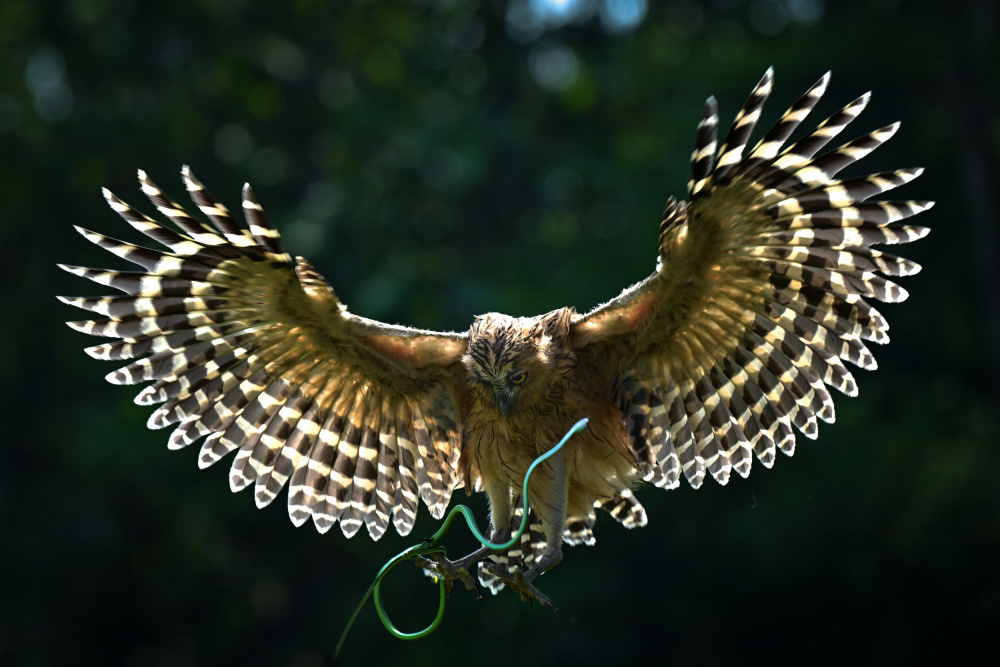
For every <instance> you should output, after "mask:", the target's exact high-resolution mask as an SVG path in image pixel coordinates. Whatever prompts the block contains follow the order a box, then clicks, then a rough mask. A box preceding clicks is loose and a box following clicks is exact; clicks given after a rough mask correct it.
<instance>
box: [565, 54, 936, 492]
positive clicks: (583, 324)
mask: <svg viewBox="0 0 1000 667" xmlns="http://www.w3.org/2000/svg"><path fill="white" fill-rule="evenodd" d="M772 78H773V72H772V71H771V70H770V69H769V70H768V71H767V73H766V74H765V75H764V78H763V79H762V80H761V81H760V83H759V84H758V85H757V87H756V89H755V90H754V91H753V93H752V94H751V95H750V98H749V99H748V100H747V103H746V104H745V105H744V107H743V109H742V110H741V111H740V113H739V114H738V115H737V116H736V120H735V123H734V125H733V128H732V129H731V130H730V132H729V135H728V136H727V137H726V140H725V141H724V142H723V144H722V147H721V148H717V143H716V129H717V126H718V116H717V112H716V103H715V100H714V98H709V100H708V102H707V103H706V105H705V114H704V118H703V119H702V121H701V123H700V124H699V126H698V140H697V147H696V148H695V151H694V153H693V154H692V171H691V181H690V182H689V186H688V188H689V195H690V202H689V203H685V202H680V203H677V202H674V201H672V200H671V202H669V203H668V204H667V208H666V212H665V213H664V218H663V222H662V223H661V231H660V248H659V262H658V266H657V270H656V272H655V273H654V274H653V275H652V276H650V277H649V278H647V279H646V280H644V281H642V282H641V283H639V284H638V285H635V286H634V287H632V288H629V289H627V290H625V292H623V293H622V294H621V295H620V296H619V297H618V298H617V299H615V300H613V301H611V302H609V303H607V304H605V305H603V306H600V307H598V308H596V309H595V310H593V311H592V312H590V313H587V314H585V315H580V316H578V317H577V318H576V320H575V321H574V325H573V340H574V344H575V346H576V347H578V348H579V351H580V354H581V358H582V359H584V358H588V357H589V359H590V360H591V361H592V362H593V363H598V361H599V360H600V359H602V358H603V357H607V356H610V357H612V358H613V359H616V360H618V362H619V364H618V371H619V372H620V376H621V381H622V383H621V385H620V386H619V388H618V396H619V397H620V406H621V409H622V416H623V418H624V419H625V421H626V425H627V427H628V429H629V432H630V435H631V438H632V444H633V447H634V449H635V452H636V456H637V458H638V460H639V461H641V462H643V464H644V471H643V472H644V473H645V479H646V480H648V481H652V482H653V483H654V484H656V485H658V486H664V487H667V488H671V487H674V486H676V485H677V484H678V483H679V478H680V475H681V473H682V472H683V474H684V476H685V477H686V478H687V480H688V482H689V483H690V484H691V485H692V486H693V487H696V488H697V487H698V486H700V485H701V483H702V481H703V479H704V477H705V473H706V471H707V472H708V473H709V474H711V475H712V477H714V478H715V479H716V480H717V481H718V482H719V483H721V484H725V483H726V482H727V481H728V479H729V475H730V472H731V471H732V470H733V469H735V470H736V472H738V473H739V474H740V475H743V476H746V475H747V474H749V472H750V464H751V462H752V455H751V450H752V451H753V453H754V454H756V456H757V458H758V459H759V460H760V461H761V462H762V463H763V464H764V465H765V466H767V467H770V466H771V465H772V464H773V463H774V458H775V451H776V450H777V449H780V450H781V451H783V452H784V453H786V454H789V455H791V454H792V453H793V451H794V447H795V434H794V431H793V430H792V427H793V426H794V427H795V428H796V429H797V430H798V431H800V432H801V433H803V434H804V435H805V436H806V437H808V438H815V437H816V434H817V418H818V419H821V420H823V421H827V422H832V421H833V419H834V409H833V401H832V398H831V396H830V392H829V389H828V388H829V387H834V388H836V389H837V390H839V391H840V392H842V393H844V394H847V395H849V396H853V395H855V394H856V393H857V385H856V384H855V381H854V378H853V377H852V376H851V373H850V371H849V370H848V368H847V367H846V366H845V365H844V361H849V362H851V363H852V364H855V365H857V366H860V367H862V368H875V359H874V358H873V357H872V355H871V353H870V352H869V350H868V348H867V346H866V342H867V341H874V342H876V343H885V342H887V341H888V335H887V334H886V331H887V330H888V324H887V323H886V321H885V319H884V318H883V317H882V315H881V314H879V313H878V311H876V310H875V309H874V308H873V307H872V306H871V305H870V304H869V303H868V301H866V299H869V298H872V297H874V298H876V299H879V300H881V301H887V302H895V301H902V300H903V299H905V298H906V296H907V293H906V292H905V291H904V290H903V289H902V288H901V287H899V286H898V285H896V284H895V283H893V282H891V281H889V280H887V279H886V278H885V277H883V276H881V275H879V272H881V273H882V274H884V275H886V276H905V275H912V274H914V273H916V272H917V271H919V269H920V267H919V266H918V265H917V264H915V263H913V262H911V261H908V260H906V259H902V258H899V257H895V256H893V255H890V254H887V253H884V252H882V251H880V250H876V249H874V248H872V246H873V245H876V244H895V243H908V242H910V241H914V240H916V239H919V238H921V237H923V236H924V235H926V233H927V231H928V230H927V229H926V228H923V227H914V226H907V225H901V224H898V222H899V221H900V220H902V219H904V218H907V217H909V216H911V215H913V214H915V213H919V212H920V211H923V210H926V209H927V208H929V207H930V206H931V203H930V202H918V201H895V202H889V201H880V202H872V201H869V198H871V197H873V196H875V195H878V194H880V193H882V192H886V191H888V190H891V189H893V188H895V187H897V186H899V185H902V184H903V183H906V182H908V181H910V180H912V179H914V178H916V177H917V176H918V175H919V174H920V172H921V170H919V169H906V170H900V171H893V172H887V173H880V174H872V175H870V176H866V177H862V178H850V179H844V180H838V179H837V178H836V174H837V173H838V172H839V171H840V170H841V169H843V168H844V167H846V166H847V165H849V164H851V163H853V162H855V161H857V160H859V159H860V158H862V157H864V156H865V155H867V154H868V153H870V152H871V151H872V150H874V149H875V148H877V147H878V146H879V145H880V144H882V143H883V142H884V141H885V140H887V139H888V138H889V137H891V136H892V135H893V134H894V133H895V132H896V130H897V128H898V126H899V125H898V123H897V124H893V125H890V126H888V127H886V128H883V129H880V130H876V131H875V132H872V133H871V134H869V135H866V136H863V137H861V138H859V139H855V140H854V141H851V142H848V143H846V144H844V145H842V146H841V147H839V148H837V149H836V150H833V151H830V152H828V153H825V154H824V155H822V156H820V157H814V156H815V155H816V153H817V152H819V151H820V150H821V149H822V148H823V147H824V146H825V145H826V144H827V143H828V142H829V141H830V140H831V139H833V138H834V137H835V136H837V135H838V134H839V133H840V132H841V130H843V129H844V128H845V127H846V126H847V124H848V123H850V122H851V121H852V120H854V118H855V117H857V115H858V114H859V113H860V112H861V110H862V109H864V107H865V105H866V104H867V102H868V99H869V95H868V94H865V95H863V96H862V97H861V98H859V99H858V100H856V101H854V102H852V103H851V104H849V105H847V106H846V107H844V108H843V109H842V110H841V111H839V112H837V113H836V114H834V115H833V116H832V117H830V118H829V119H828V120H826V121H824V122H823V123H821V124H820V126H819V127H818V128H817V129H815V130H814V131H813V132H811V133H809V134H808V135H806V136H805V137H803V138H802V139H800V140H799V141H796V142H795V143H792V144H791V145H789V146H787V147H784V146H785V142H786V141H787V139H788V137H789V136H790V135H791V134H792V132H793V131H794V130H795V129H796V128H797V127H798V125H799V123H800V122H801V121H802V120H803V119H804V118H805V116H806V115H807V114H808V113H809V111H810V110H811V109H812V108H813V106H814V105H815V104H816V102H817V101H818V100H819V98H820V97H821V96H822V94H823V92H824V91H825V90H826V87H827V83H828V81H829V74H827V75H826V76H824V77H823V78H822V79H820V81H819V82H818V83H817V84H816V85H814V86H813V87H812V88H810V89H809V90H808V91H807V92H806V94H805V95H804V96H803V97H802V98H801V99H800V100H799V101H798V102H796V103H795V104H794V105H793V106H792V107H791V108H790V109H789V110H788V111H787V112H785V114H784V115H783V116H782V117H781V119H780V120H779V121H778V123H777V125H776V126H775V127H774V128H773V129H772V130H771V131H770V132H768V133H767V135H766V136H765V137H764V138H763V139H762V140H761V141H760V142H759V143H758V144H757V145H756V147H754V148H753V149H752V150H750V152H749V153H748V154H747V153H745V148H746V145H747V142H748V140H749V138H750V134H751V132H752V131H753V129H754V126H755V124H756V122H757V120H758V119H759V117H760V112H761V108H762V106H763V104H764V101H765V100H766V99H767V96H768V94H769V93H770V92H771V86H772Z"/></svg>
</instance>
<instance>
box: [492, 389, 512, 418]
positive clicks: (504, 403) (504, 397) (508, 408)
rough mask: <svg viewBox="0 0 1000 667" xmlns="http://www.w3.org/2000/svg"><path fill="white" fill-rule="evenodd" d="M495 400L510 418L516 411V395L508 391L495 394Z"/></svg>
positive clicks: (505, 415) (504, 414) (501, 410)
mask: <svg viewBox="0 0 1000 667" xmlns="http://www.w3.org/2000/svg"><path fill="white" fill-rule="evenodd" d="M493 402H494V403H495V404H496V406H497V407H498V408H500V412H502V413H503V416H504V417H507V418H508V419H510V416H511V414H512V413H513V412H514V397H513V396H511V395H510V394H507V393H501V394H494V395H493Z"/></svg>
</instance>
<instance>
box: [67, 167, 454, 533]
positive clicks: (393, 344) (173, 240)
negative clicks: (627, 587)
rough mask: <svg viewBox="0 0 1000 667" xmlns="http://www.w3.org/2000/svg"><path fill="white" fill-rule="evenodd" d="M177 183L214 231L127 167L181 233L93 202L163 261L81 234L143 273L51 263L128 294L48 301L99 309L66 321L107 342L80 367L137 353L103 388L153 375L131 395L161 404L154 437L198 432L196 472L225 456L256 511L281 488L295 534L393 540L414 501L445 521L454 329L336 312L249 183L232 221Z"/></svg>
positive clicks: (177, 439)
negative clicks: (302, 528) (160, 432)
mask: <svg viewBox="0 0 1000 667" xmlns="http://www.w3.org/2000/svg"><path fill="white" fill-rule="evenodd" d="M183 173H184V181H185V184H186V186H187V189H188V192H189V193H190V195H191V197H192V199H193V200H194V202H195V204H196V205H197V206H198V208H199V209H200V210H201V211H202V213H204V214H205V215H206V216H207V217H208V219H209V220H210V221H211V223H212V226H209V225H207V224H205V223H203V222H201V221H199V220H197V219H196V218H194V217H192V216H191V215H189V214H188V213H187V212H186V211H185V210H184V209H183V208H181V207H180V206H179V205H177V204H176V203H175V202H174V201H173V200H171V199H170V198H169V197H167V195H165V194H164V193H163V192H162V191H161V190H160V189H159V188H158V187H156V185H154V184H153V183H152V181H150V180H149V178H148V177H147V176H146V175H145V174H144V173H143V172H139V180H140V185H141V187H142V190H143V192H144V194H146V196H147V197H148V198H149V199H150V201H151V202H152V203H153V204H154V205H155V206H156V207H157V208H158V209H159V211H160V212H161V213H163V214H164V215H165V216H166V217H167V218H169V219H170V220H171V221H172V222H173V223H174V224H175V225H176V227H177V228H178V229H179V230H180V231H175V230H173V229H171V228H169V227H167V226H165V225H162V224H160V223H158V222H156V221H154V220H152V219H151V218H149V217H147V216H145V215H144V214H142V213H140V212H139V211H137V210H135V209H133V208H132V207H131V206H129V205H128V204H126V203H124V202H123V201H121V200H120V199H118V198H117V197H115V196H114V195H113V194H111V193H110V192H108V191H107V190H105V197H106V199H107V200H108V203H109V204H110V205H111V207H112V208H113V209H114V210H115V211H117V212H118V213H119V214H120V215H121V216H122V217H123V218H124V219H125V220H126V221H127V222H128V223H129V224H130V225H132V226H133V227H135V228H136V229H138V230H139V231H140V232H142V233H143V234H145V235H146V236H148V237H149V238H151V239H153V240H155V241H156V242H158V243H160V244H162V245H164V246H165V247H166V248H167V250H166V251H159V250H152V249H148V248H142V247H139V246H135V245H132V244H129V243H125V242H122V241H117V240H115V239H111V238H108V237H106V236H103V235H101V234H96V233H94V232H90V231H87V230H83V229H79V231H80V233H81V234H83V236H84V237H85V238H87V239H88V240H90V241H92V242H93V243H95V244H97V245H98V246H100V247H102V248H104V249H106V250H108V251H110V252H111V253H113V254H115V255H118V256H119V257H122V258H124V259H126V260H128V261H130V262H133V263H135V264H137V265H138V266H140V267H141V269H142V270H141V271H137V272H124V271H107V270H98V269H90V268H84V267H77V266H65V265H62V268H63V269H65V270H66V271H69V272H70V273H73V274H75V275H78V276H81V277H83V278H88V279H89V280H92V281H94V282H97V283H99V284H102V285H106V286H109V287H113V288H115V289H118V290H121V291H122V292H123V293H124V294H123V295H120V296H112V297H103V298H86V297H79V298H62V301H64V302H65V303H68V304H71V305H74V306H77V307H80V308H83V309H85V310H88V311H91V312H93V313H96V314H97V315H99V316H100V319H93V320H86V321H79V322H70V323H69V324H70V326H71V327H73V328H74V329H77V330H79V331H83V332H85V333H89V334H92V335H95V336H106V337H110V338H115V339H117V340H114V341H112V342H108V343H103V344H100V345H96V346H94V347H91V348H88V350H87V352H88V353H89V354H90V355H91V356H93V357H95V358H98V359H109V360H133V361H131V362H130V363H129V364H128V365H126V366H124V367H122V368H120V369H118V370H116V371H113V372H112V373H110V374H108V376H107V379H108V380H109V381H110V382H112V383H114V384H136V383H141V382H150V381H151V382H152V384H150V385H149V386H147V387H146V388H145V389H143V390H142V391H141V392H140V393H139V395H138V396H137V397H136V402H137V403H139V404H142V405H156V404H160V405H159V407H158V408H157V409H156V410H155V411H154V412H153V414H152V415H151V416H150V419H149V426H150V428H164V427H167V426H173V427H174V431H173V433H172V434H171V436H170V439H169V446H170V447H171V448H175V449H176V448H181V447H185V446H187V445H189V444H191V443H192V442H195V441H196V440H199V439H202V438H204V442H203V444H202V446H201V452H200V454H199V457H198V462H199V465H200V466H201V467H207V466H209V465H212V464H213V463H215V462H216V461H218V460H219V459H221V458H222V457H223V456H225V455H226V454H228V453H230V452H232V451H234V450H236V456H235V458H234V459H233V463H232V467H231V470H230V486H231V488H232V489H233V491H238V490H240V489H243V488H246V487H248V486H250V485H251V484H253V486H254V493H255V498H256V501H257V505H258V506H261V507H263V506H265V505H267V504H269V503H270V502H271V501H273V500H274V498H275V497H276V496H277V495H278V493H279V492H280V491H281V489H282V488H283V487H284V486H285V485H286V484H287V485H288V486H289V497H288V510H289V515H290V516H291V519H292V521H293V522H294V523H295V524H296V525H301V524H302V523H304V522H305V521H306V520H308V519H309V518H312V520H313V522H314V523H315V525H316V527H317V528H318V529H319V530H320V531H321V532H325V531H326V530H329V529H330V527H332V526H333V525H334V524H335V523H337V522H338V521H339V522H340V526H341V530H342V531H343V532H344V534H345V535H347V536H348V537H350V536H352V535H354V534H355V533H356V532H357V531H358V529H359V528H360V527H361V526H362V525H364V526H366V527H367V529H368V531H369V533H370V534H371V536H372V537H373V538H375V539H378V538H379V537H380V536H381V535H382V534H383V533H384V531H385V530H386V527H387V526H388V524H389V522H390V521H391V522H392V523H393V524H394V525H395V527H396V529H397V530H398V531H399V532H400V533H401V534H404V535H405V534H407V533H409V532H410V530H411V528H412V527H413V522H414V519H415V517H416V512H417V504H418V498H420V499H422V500H423V501H424V503H425V504H426V505H427V507H428V508H429V509H430V512H431V514H432V515H433V516H434V517H435V518H440V517H441V516H443V514H444V511H445V509H446V507H447V505H448V502H449V500H450V497H451V492H452V490H453V488H454V487H455V486H456V484H457V481H458V480H457V472H456V470H457V462H458V456H459V449H460V438H461V425H460V410H459V404H460V402H461V400H462V398H461V389H460V388H461V386H462V380H463V378H464V370H463V369H462V367H461V356H462V354H464V352H465V347H466V335H465V334H453V333H437V332H432V331H420V330H416V329H408V328H404V327H397V326H390V325H386V324H382V323H379V322H374V321H372V320H367V319H365V318H362V317H358V316H355V315H352V314H350V313H349V312H347V310H346V308H345V307H344V306H343V305H342V304H341V303H340V301H339V300H338V299H337V296H336V295H335V294H334V292H333V290H332V289H331V288H330V286H329V285H328V284H327V283H326V281H325V280H324V279H323V277H322V276H320V275H319V273H317V272H316V270H315V269H313V267H312V266H311V265H310V264H309V263H308V262H307V261H306V260H304V259H302V258H298V259H297V260H293V259H292V258H291V257H290V256H289V255H288V254H287V253H286V252H285V251H284V250H283V249H282V247H281V242H280V239H279V236H278V233H277V231H276V230H275V229H274V228H273V227H272V226H271V225H270V223H269V222H268V220H267V218H266V217H265V215H264V212H263V210H262V209H261V207H260V205H259V204H258V203H257V200H256V199H255V197H254V194H253V191H252V190H251V189H250V188H249V186H247V187H246V188H245V189H244V193H243V195H244V196H243V209H244V213H245V216H246V220H247V223H248V228H243V227H241V226H240V225H238V224H237V223H236V222H235V221H234V220H233V219H232V217H231V216H230V214H229V212H228V211H227V210H226V208H225V207H224V206H222V205H221V204H219V203H218V202H217V201H215V200H214V199H213V198H212V196H211V195H210V194H209V193H208V191H207V190H205V188H204V187H203V186H202V185H201V183H199V182H198V181H197V179H195V177H194V176H193V175H192V174H191V173H190V171H189V170H188V169H187V168H186V167H185V169H184V172H183Z"/></svg>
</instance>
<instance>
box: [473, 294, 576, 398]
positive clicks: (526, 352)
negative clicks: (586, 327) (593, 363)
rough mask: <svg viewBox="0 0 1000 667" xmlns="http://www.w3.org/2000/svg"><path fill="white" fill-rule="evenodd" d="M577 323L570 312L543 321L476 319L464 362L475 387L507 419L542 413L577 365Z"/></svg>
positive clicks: (541, 318) (489, 316) (491, 316)
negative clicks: (572, 339) (572, 342)
mask: <svg viewBox="0 0 1000 667" xmlns="http://www.w3.org/2000/svg"><path fill="white" fill-rule="evenodd" d="M572 317H573V310H572V309H570V308H561V309H559V310H554V311H552V312H551V313H547V314H545V315H540V316H538V317H510V316H508V315H503V314H501V313H486V314H485V315H480V316H479V317H477V318H476V320H475V322H473V323H472V328H471V329H470V330H469V347H468V350H467V351H466V354H465V357H463V359H462V361H463V362H464V363H465V367H466V368H467V369H468V371H469V380H470V382H471V383H472V386H473V387H475V388H477V389H478V390H479V391H480V392H484V393H486V394H488V395H489V396H490V397H492V401H493V404H494V405H495V406H496V408H497V409H498V410H500V412H502V413H503V414H504V416H506V417H510V416H512V415H513V414H514V412H515V411H516V410H523V409H532V408H535V407H538V406H539V405H540V404H541V403H542V401H544V400H545V399H546V398H548V397H549V396H550V394H551V392H552V390H553V389H555V388H556V385H557V384H558V382H559V381H560V380H561V379H563V378H564V377H565V375H566V373H567V372H568V371H569V370H570V369H571V368H572V367H573V366H574V365H575V362H576V357H575V355H574V354H573V352H572V350H571V349H570V348H569V346H568V338H569V327H570V323H571V321H572Z"/></svg>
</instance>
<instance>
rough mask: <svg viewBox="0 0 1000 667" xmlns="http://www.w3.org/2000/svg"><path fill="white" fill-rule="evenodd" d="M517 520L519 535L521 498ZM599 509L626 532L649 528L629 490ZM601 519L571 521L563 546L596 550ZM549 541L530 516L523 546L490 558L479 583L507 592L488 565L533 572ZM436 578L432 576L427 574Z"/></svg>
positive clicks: (482, 566) (513, 527) (493, 590)
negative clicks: (596, 538)
mask: <svg viewBox="0 0 1000 667" xmlns="http://www.w3.org/2000/svg"><path fill="white" fill-rule="evenodd" d="M514 507H515V509H514V517H513V519H512V520H511V526H510V530H511V531H512V532H513V531H516V530H517V528H518V527H520V525H521V517H522V516H523V515H524V505H523V503H522V501H521V496H518V497H517V498H516V503H515V506H514ZM594 508H595V509H601V510H604V511H605V512H607V513H608V514H610V515H611V517H612V518H613V519H614V520H615V521H617V522H618V523H620V524H621V525H623V526H625V527H626V528H641V527H643V526H645V525H646V510H645V508H643V506H642V505H641V504H639V501H638V500H637V499H636V497H635V496H634V495H633V494H632V492H631V491H629V490H628V489H624V490H622V491H621V492H619V493H618V494H617V495H615V496H614V497H613V498H606V499H604V500H601V501H598V502H596V503H595V504H594ZM596 518H597V516H596V514H595V513H593V512H591V514H590V516H586V517H567V518H566V530H565V531H564V533H563V542H564V543H566V544H569V545H572V546H576V545H579V544H584V545H586V546H588V547H590V546H594V544H596V540H595V539H594V530H593V528H594V522H595V520H596ZM545 547H546V540H545V534H544V532H543V531H542V522H541V521H540V520H539V518H538V516H537V515H536V514H535V511H534V510H531V511H530V512H529V513H528V526H527V528H525V530H524V532H523V533H522V534H521V540H520V543H519V544H516V545H514V546H512V547H510V548H509V549H506V550H504V551H498V552H494V553H492V554H490V555H489V557H488V558H487V560H486V561H482V562H480V563H479V569H478V579H479V583H480V584H481V585H482V586H484V587H485V588H486V589H488V590H489V591H490V592H491V593H493V594H494V595H496V594H497V593H499V592H500V591H501V590H503V587H504V583H503V581H502V580H501V579H500V578H499V577H497V576H496V575H495V574H493V573H492V572H490V571H489V570H488V569H487V565H486V563H487V561H488V562H490V563H493V564H494V565H493V566H494V567H497V566H498V567H500V568H502V569H503V570H505V571H506V572H509V573H511V574H514V573H515V572H517V571H518V570H521V571H525V570H528V569H530V568H531V566H532V565H533V564H534V563H536V562H537V561H538V560H539V559H540V558H541V557H542V554H543V553H544V552H545ZM427 574H428V575H431V576H432V573H430V572H427Z"/></svg>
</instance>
